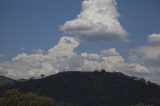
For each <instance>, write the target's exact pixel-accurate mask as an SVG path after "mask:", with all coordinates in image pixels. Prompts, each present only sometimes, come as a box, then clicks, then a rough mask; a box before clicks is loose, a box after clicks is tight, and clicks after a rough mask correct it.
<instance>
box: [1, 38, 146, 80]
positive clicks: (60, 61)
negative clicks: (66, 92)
mask: <svg viewBox="0 0 160 106" xmlns="http://www.w3.org/2000/svg"><path fill="white" fill-rule="evenodd" d="M77 46H79V41H78V40H77V39H75V38H74V37H67V36H63V37H62V38H61V39H60V40H59V42H58V43H57V44H56V45H55V46H53V47H52V48H51V49H49V50H48V52H47V53H44V52H42V51H43V50H41V49H38V50H36V52H33V53H31V54H27V53H21V54H18V55H17V56H16V57H13V58H12V60H10V61H6V62H1V63H0V75H5V76H7V77H10V78H14V79H19V78H31V77H40V76H41V74H44V75H46V76H48V75H52V74H55V73H58V72H62V71H94V70H101V69H106V71H122V72H126V71H125V70H124V69H125V68H126V66H127V65H128V64H127V63H126V62H125V59H124V58H123V57H122V56H121V55H120V54H119V53H118V52H117V50H116V49H115V48H110V49H105V50H101V51H100V52H97V53H88V52H83V53H80V54H78V53H76V52H75V48H77ZM127 68H128V67H127ZM130 69H132V70H133V71H134V70H135V69H136V71H137V70H138V69H140V70H139V71H140V72H145V71H144V70H145V68H142V67H141V66H138V65H135V66H132V67H130ZM126 70H127V69H126Z"/></svg>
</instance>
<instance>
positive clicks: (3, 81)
mask: <svg viewBox="0 0 160 106" xmlns="http://www.w3.org/2000/svg"><path fill="white" fill-rule="evenodd" d="M15 82H16V81H15V80H13V79H10V78H7V77H5V76H0V86H6V85H10V84H13V83H15Z"/></svg>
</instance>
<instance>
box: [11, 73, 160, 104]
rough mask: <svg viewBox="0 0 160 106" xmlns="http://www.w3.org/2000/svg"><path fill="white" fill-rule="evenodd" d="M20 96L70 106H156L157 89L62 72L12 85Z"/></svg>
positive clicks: (159, 100) (112, 76)
mask: <svg viewBox="0 0 160 106" xmlns="http://www.w3.org/2000/svg"><path fill="white" fill-rule="evenodd" d="M10 88H18V89H20V90H21V91H22V92H29V91H33V92H37V93H39V94H42V95H46V96H49V97H54V98H56V99H57V100H58V101H64V102H65V103H73V104H74V105H73V106H131V105H132V104H137V103H140V102H141V103H145V104H153V105H154V106H160V86H158V85H156V84H153V83H150V82H146V81H145V80H143V79H138V78H135V77H129V76H126V75H124V74H122V73H115V72H114V73H109V72H63V73H59V74H56V75H52V76H49V77H45V78H42V79H35V80H29V81H26V82H22V83H19V84H15V85H14V86H12V87H9V88H8V89H10Z"/></svg>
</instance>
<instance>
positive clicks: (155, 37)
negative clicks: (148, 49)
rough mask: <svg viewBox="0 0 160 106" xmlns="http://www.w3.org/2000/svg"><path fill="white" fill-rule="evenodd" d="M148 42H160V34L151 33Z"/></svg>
mask: <svg viewBox="0 0 160 106" xmlns="http://www.w3.org/2000/svg"><path fill="white" fill-rule="evenodd" d="M148 42H150V43H160V34H151V35H149V36H148Z"/></svg>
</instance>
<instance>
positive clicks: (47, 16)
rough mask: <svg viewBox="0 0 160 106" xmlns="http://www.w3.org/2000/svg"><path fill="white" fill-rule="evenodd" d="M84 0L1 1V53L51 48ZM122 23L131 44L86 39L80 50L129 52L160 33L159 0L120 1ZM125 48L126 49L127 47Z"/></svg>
mask: <svg viewBox="0 0 160 106" xmlns="http://www.w3.org/2000/svg"><path fill="white" fill-rule="evenodd" d="M81 2H82V1H81V0H70V1H66V0H45V1H44V0H34V1H33V0H27V1H26V0H14V1H13V0H0V14H1V17H0V23H1V24H0V53H1V54H3V55H4V56H5V57H3V58H7V59H8V58H11V57H13V56H15V55H16V54H17V53H19V52H22V51H21V48H25V49H26V50H27V51H31V50H32V49H38V48H41V49H43V50H48V49H49V48H50V47H52V46H53V45H54V44H55V43H57V41H58V39H59V38H60V37H61V36H63V33H62V32H61V31H59V25H60V24H63V23H64V22H65V21H66V20H71V19H73V18H75V17H76V15H77V14H78V13H79V12H80V9H81V5H80V4H81ZM117 2H118V5H117V7H118V11H119V13H120V14H121V17H120V18H119V20H120V22H121V24H122V25H123V26H124V28H125V29H126V31H127V32H128V33H129V35H130V40H131V43H128V44H126V43H119V42H116V43H112V42H89V43H88V42H84V43H82V45H81V46H80V47H79V48H78V49H77V51H86V50H87V51H96V50H99V49H102V48H110V47H116V48H117V49H119V50H120V52H122V53H123V52H124V53H125V55H127V52H125V51H128V49H130V48H133V47H136V46H137V45H139V44H144V43H146V38H147V35H149V34H151V33H159V32H160V29H159V28H160V21H159V19H160V13H159V11H160V1H159V0H141V1H139V0H119V1H117ZM124 49H126V50H124Z"/></svg>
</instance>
